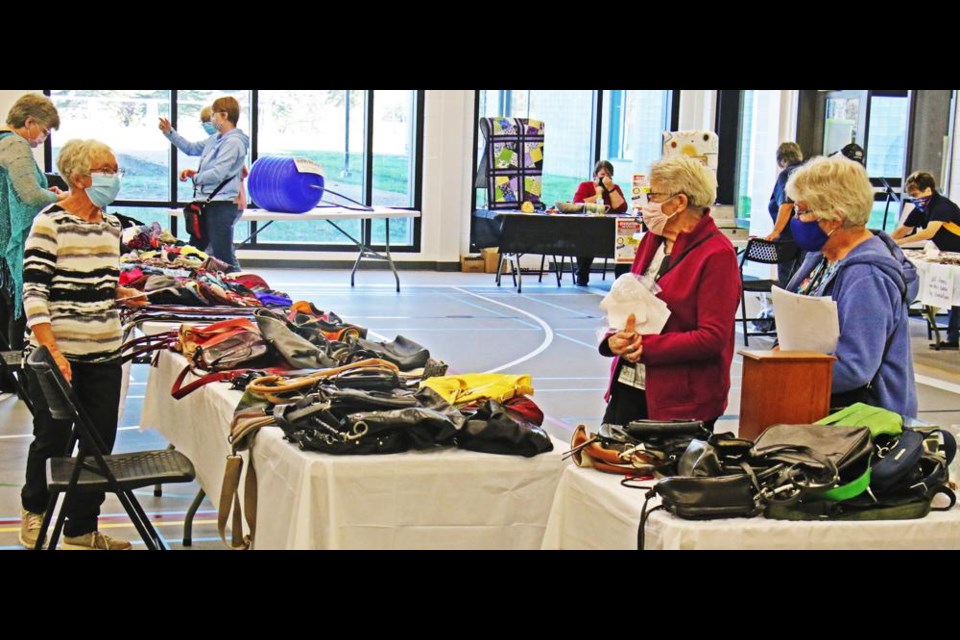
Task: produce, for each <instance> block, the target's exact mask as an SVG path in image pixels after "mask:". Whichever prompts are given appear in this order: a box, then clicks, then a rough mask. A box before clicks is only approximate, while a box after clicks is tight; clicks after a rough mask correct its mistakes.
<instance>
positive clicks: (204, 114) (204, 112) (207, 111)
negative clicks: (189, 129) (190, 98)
mask: <svg viewBox="0 0 960 640" xmlns="http://www.w3.org/2000/svg"><path fill="white" fill-rule="evenodd" d="M211 114H213V107H211V106H210V105H207V106H205V107H204V108H203V109H200V122H210V116H211Z"/></svg>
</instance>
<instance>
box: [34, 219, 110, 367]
mask: <svg viewBox="0 0 960 640" xmlns="http://www.w3.org/2000/svg"><path fill="white" fill-rule="evenodd" d="M119 278H120V221H119V220H117V219H116V218H115V217H113V216H111V215H105V216H104V218H103V220H102V221H100V222H88V221H86V220H84V219H83V218H80V217H78V216H75V215H73V214H72V213H67V212H66V211H64V210H63V209H61V208H60V207H59V206H57V205H51V206H49V207H47V208H46V209H44V210H43V211H41V212H40V214H39V215H37V217H36V219H35V220H34V221H33V226H32V227H31V229H30V235H29V236H28V237H27V242H26V248H25V251H24V269H23V304H24V310H25V311H26V314H27V326H29V327H33V326H34V325H37V324H42V323H44V322H49V323H50V325H51V329H52V330H53V335H54V337H55V338H56V340H57V346H58V347H59V349H60V351H61V353H63V355H64V356H65V357H66V358H67V359H68V360H74V361H77V362H108V361H111V360H114V359H116V358H118V357H119V355H120V342H121V340H120V338H121V329H120V311H119V310H118V309H117V307H116V305H115V300H116V292H117V283H118V281H119ZM30 343H31V345H33V346H34V347H37V346H39V345H38V343H37V340H36V336H34V335H31V337H30Z"/></svg>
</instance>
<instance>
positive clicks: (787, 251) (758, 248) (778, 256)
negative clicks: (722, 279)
mask: <svg viewBox="0 0 960 640" xmlns="http://www.w3.org/2000/svg"><path fill="white" fill-rule="evenodd" d="M799 253H800V247H799V246H797V243H796V242H771V241H769V240H764V239H762V238H750V240H748V241H747V246H746V248H745V249H744V250H743V253H742V254H741V256H740V322H741V323H742V325H743V344H744V346H750V336H775V335H777V330H776V328H775V325H773V324H772V323H771V324H770V325H769V326H770V329H769V330H766V331H750V329H749V327H748V325H747V323H748V322H752V321H754V320H763V321H765V322H769V319H767V318H749V317H747V299H746V294H747V293H748V292H749V293H770V291H771V290H772V288H773V287H774V286H779V285H780V283H779V282H778V281H777V280H765V279H762V280H761V279H757V278H752V277H750V276H744V275H743V265H744V264H745V263H747V262H759V263H761V264H783V263H787V262H790V261H792V260H795V259H796V258H797V255H798V254H799Z"/></svg>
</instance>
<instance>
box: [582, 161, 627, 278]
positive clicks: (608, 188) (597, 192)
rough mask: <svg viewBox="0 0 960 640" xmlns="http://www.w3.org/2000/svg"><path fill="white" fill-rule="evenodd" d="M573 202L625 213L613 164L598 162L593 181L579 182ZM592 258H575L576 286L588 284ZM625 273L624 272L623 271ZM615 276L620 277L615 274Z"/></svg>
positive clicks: (610, 211) (625, 203)
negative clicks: (615, 180)
mask: <svg viewBox="0 0 960 640" xmlns="http://www.w3.org/2000/svg"><path fill="white" fill-rule="evenodd" d="M573 201H574V202H593V203H596V202H602V203H603V204H605V205H607V206H608V207H610V209H609V210H608V212H609V213H626V211H627V199H626V198H625V197H624V195H623V191H622V190H621V189H620V185H618V184H614V182H613V164H611V163H610V161H609V160H600V161H599V162H597V164H596V166H595V167H594V168H593V180H587V181H586V182H581V183H580V185H579V186H578V187H577V192H576V193H575V194H573ZM591 265H593V256H577V286H578V287H585V286H587V284H588V283H589V282H590V267H591ZM623 273H626V270H624V271H623ZM616 275H618V276H619V275H620V273H617V274H616Z"/></svg>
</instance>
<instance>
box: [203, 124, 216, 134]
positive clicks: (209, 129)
mask: <svg viewBox="0 0 960 640" xmlns="http://www.w3.org/2000/svg"><path fill="white" fill-rule="evenodd" d="M203 130H204V131H206V132H207V135H208V136H212V135H213V134H215V133H216V132H217V128H216V127H215V126H213V123H212V122H204V123H203Z"/></svg>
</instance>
